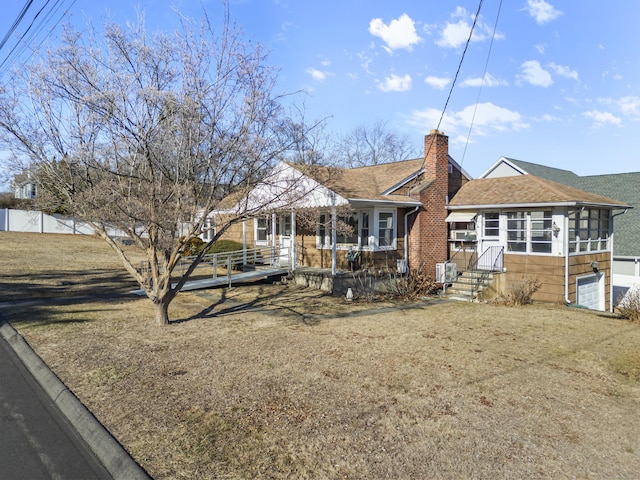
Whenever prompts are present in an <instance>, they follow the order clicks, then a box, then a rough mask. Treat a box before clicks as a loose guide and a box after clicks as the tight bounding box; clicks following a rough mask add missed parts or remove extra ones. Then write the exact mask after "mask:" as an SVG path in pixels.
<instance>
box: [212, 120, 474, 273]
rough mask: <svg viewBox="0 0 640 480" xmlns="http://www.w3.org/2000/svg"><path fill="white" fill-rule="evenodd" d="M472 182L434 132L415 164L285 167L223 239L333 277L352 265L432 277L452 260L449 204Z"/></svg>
mask: <svg viewBox="0 0 640 480" xmlns="http://www.w3.org/2000/svg"><path fill="white" fill-rule="evenodd" d="M469 179H470V177H469V175H468V174H467V173H466V172H465V171H464V170H463V169H462V168H461V167H460V166H459V165H458V164H457V163H456V162H455V161H454V160H453V159H452V158H451V157H450V156H449V153H448V137H447V136H446V135H444V134H442V133H441V132H438V131H435V130H432V131H431V133H430V134H429V135H426V136H425V154H424V157H422V158H417V159H413V160H407V161H402V162H394V163H387V164H382V165H374V166H367V167H359V168H352V169H347V168H335V167H320V166H309V165H297V164H292V163H286V162H282V163H280V164H279V165H278V166H277V167H276V168H275V169H274V171H273V172H271V174H270V175H268V176H267V178H266V179H265V180H263V181H262V182H261V184H259V185H258V186H257V187H256V188H254V189H253V190H252V191H251V192H249V194H248V195H247V196H246V198H244V199H243V204H242V205H241V206H237V207H235V211H237V212H246V211H251V212H254V213H252V214H251V215H250V216H246V218H245V219H244V221H243V222H242V223H240V224H237V225H235V226H234V227H232V228H230V229H229V230H228V231H227V233H226V234H225V238H230V239H234V240H236V241H240V242H242V243H243V244H244V245H245V246H249V247H255V246H272V247H273V248H274V249H275V248H277V249H279V250H280V251H281V252H284V253H283V254H282V256H283V257H287V258H289V259H290V261H291V266H292V268H293V269H296V268H300V267H313V268H321V269H330V271H331V274H332V275H334V276H335V275H336V274H337V273H338V270H347V269H349V267H350V266H352V265H350V262H349V260H353V261H354V262H353V263H355V264H356V266H357V267H358V268H359V267H369V269H371V270H378V271H392V272H396V271H400V272H404V271H406V269H407V268H409V269H421V270H423V271H424V272H426V273H427V274H428V275H431V276H432V277H433V278H435V275H436V265H437V264H439V263H442V262H445V261H446V260H447V257H448V250H447V235H448V231H447V224H446V221H445V219H446V216H447V209H446V204H447V202H448V199H449V198H451V197H453V196H454V195H455V193H456V192H457V191H458V189H459V188H460V187H461V186H462V185H463V184H464V183H465V182H467V181H468V180H469ZM232 210H234V209H232ZM218 214H220V212H218ZM340 227H342V228H340ZM287 252H290V253H287ZM348 254H349V255H348Z"/></svg>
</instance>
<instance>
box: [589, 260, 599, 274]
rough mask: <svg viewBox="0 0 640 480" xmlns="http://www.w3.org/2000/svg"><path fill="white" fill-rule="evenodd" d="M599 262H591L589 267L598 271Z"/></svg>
mask: <svg viewBox="0 0 640 480" xmlns="http://www.w3.org/2000/svg"><path fill="white" fill-rule="evenodd" d="M599 266H600V264H599V263H598V262H591V268H593V271H594V273H598V267H599Z"/></svg>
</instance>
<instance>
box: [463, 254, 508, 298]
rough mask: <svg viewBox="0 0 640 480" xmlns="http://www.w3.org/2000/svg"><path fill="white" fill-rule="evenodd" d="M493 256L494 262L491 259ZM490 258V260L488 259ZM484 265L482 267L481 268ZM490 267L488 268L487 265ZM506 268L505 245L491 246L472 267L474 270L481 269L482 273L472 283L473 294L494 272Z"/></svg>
mask: <svg viewBox="0 0 640 480" xmlns="http://www.w3.org/2000/svg"><path fill="white" fill-rule="evenodd" d="M485 257H486V258H485ZM492 258H493V262H491V259H492ZM487 259H488V261H487ZM481 266H482V268H480V267H481ZM487 266H488V267H489V268H486V267H487ZM503 268H504V247H499V246H496V247H489V248H487V249H486V250H485V251H484V252H482V255H480V256H479V257H478V260H477V261H476V263H475V265H474V268H472V269H470V270H473V271H480V272H482V275H480V277H476V278H475V282H474V283H473V284H472V285H471V295H472V296H473V295H475V294H476V292H477V291H478V290H480V285H482V284H483V283H484V281H485V280H486V278H487V277H488V276H489V275H490V274H491V273H493V272H501V271H502V270H503Z"/></svg>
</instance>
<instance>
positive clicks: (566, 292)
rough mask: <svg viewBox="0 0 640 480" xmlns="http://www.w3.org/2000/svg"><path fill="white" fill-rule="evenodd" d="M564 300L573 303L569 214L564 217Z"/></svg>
mask: <svg viewBox="0 0 640 480" xmlns="http://www.w3.org/2000/svg"><path fill="white" fill-rule="evenodd" d="M563 237H564V241H563V242H562V244H563V248H564V301H565V303H566V304H567V305H571V300H569V241H570V239H569V215H566V216H565V217H564V234H563Z"/></svg>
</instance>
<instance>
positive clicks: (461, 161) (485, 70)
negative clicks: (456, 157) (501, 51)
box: [460, 0, 502, 167]
mask: <svg viewBox="0 0 640 480" xmlns="http://www.w3.org/2000/svg"><path fill="white" fill-rule="evenodd" d="M500 10H502V0H500V3H499V4H498V13H497V14H496V21H495V23H494V24H493V34H492V35H491V41H490V42H489V51H488V52H487V60H486V61H485V63H484V72H483V74H482V82H481V83H480V89H479V90H478V98H476V105H475V107H474V109H473V115H472V116H471V123H470V124H469V132H468V133H467V141H466V142H465V144H464V151H463V152H462V159H461V160H460V167H462V164H463V162H464V158H465V155H466V154H467V147H468V146H469V139H470V138H471V129H472V128H473V122H474V121H475V119H476V113H477V111H478V104H479V103H480V95H481V94H482V87H483V86H484V82H485V79H486V77H487V70H488V67H489V57H491V49H492V48H493V40H494V39H495V38H496V31H497V30H498V19H499V18H500Z"/></svg>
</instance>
